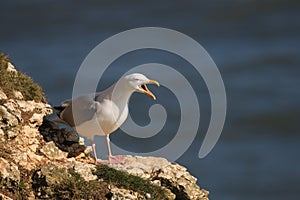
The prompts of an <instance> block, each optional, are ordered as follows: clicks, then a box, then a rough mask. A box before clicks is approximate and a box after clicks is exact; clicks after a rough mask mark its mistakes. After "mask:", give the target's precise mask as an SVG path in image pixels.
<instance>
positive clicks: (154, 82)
mask: <svg viewBox="0 0 300 200" xmlns="http://www.w3.org/2000/svg"><path fill="white" fill-rule="evenodd" d="M146 84H155V85H157V86H159V83H158V82H157V81H155V80H149V81H148V82H147V83H146ZM146 84H142V85H139V89H140V91H141V92H143V93H144V94H147V95H148V96H149V97H151V98H152V99H154V100H155V99H156V97H155V96H154V94H153V93H152V92H151V91H150V90H149V89H148V87H147V85H146Z"/></svg>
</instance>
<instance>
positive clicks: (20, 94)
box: [14, 91, 24, 100]
mask: <svg viewBox="0 0 300 200" xmlns="http://www.w3.org/2000/svg"><path fill="white" fill-rule="evenodd" d="M14 97H15V98H16V99H19V100H23V99H24V97H23V94H22V93H21V92H20V91H14Z"/></svg>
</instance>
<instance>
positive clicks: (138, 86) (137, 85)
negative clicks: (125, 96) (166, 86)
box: [123, 73, 159, 99]
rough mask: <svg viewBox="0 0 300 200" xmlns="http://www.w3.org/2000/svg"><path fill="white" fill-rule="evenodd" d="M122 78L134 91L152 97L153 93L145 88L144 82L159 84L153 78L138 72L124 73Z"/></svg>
mask: <svg viewBox="0 0 300 200" xmlns="http://www.w3.org/2000/svg"><path fill="white" fill-rule="evenodd" d="M123 80H125V81H126V82H127V83H128V86H129V87H130V88H132V90H134V91H135V92H141V93H144V94H147V95H148V96H150V97H151V98H153V99H156V98H155V96H154V94H152V92H151V91H150V90H149V89H148V88H147V85H146V84H155V85H157V86H159V83H158V82H157V81H155V80H150V79H148V78H147V77H146V76H145V75H143V74H140V73H133V74H129V75H126V76H125V77H124V78H123Z"/></svg>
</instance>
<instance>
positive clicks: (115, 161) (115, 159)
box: [108, 155, 126, 164]
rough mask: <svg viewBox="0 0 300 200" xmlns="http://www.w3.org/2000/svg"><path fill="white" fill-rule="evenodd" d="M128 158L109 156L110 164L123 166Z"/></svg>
mask: <svg viewBox="0 0 300 200" xmlns="http://www.w3.org/2000/svg"><path fill="white" fill-rule="evenodd" d="M125 158H126V156H124V155H118V156H109V157H108V162H109V164H122V163H124V162H125Z"/></svg>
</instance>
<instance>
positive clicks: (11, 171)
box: [0, 157, 20, 183]
mask: <svg viewBox="0 0 300 200" xmlns="http://www.w3.org/2000/svg"><path fill="white" fill-rule="evenodd" d="M0 169H1V171H0V177H1V178H4V179H7V180H8V181H13V182H16V183H19V181H20V171H19V169H18V166H17V165H16V164H14V163H13V162H8V161H7V160H5V159H4V158H1V157H0Z"/></svg>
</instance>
